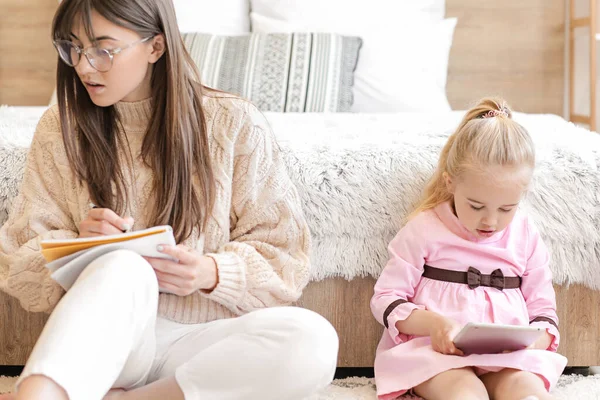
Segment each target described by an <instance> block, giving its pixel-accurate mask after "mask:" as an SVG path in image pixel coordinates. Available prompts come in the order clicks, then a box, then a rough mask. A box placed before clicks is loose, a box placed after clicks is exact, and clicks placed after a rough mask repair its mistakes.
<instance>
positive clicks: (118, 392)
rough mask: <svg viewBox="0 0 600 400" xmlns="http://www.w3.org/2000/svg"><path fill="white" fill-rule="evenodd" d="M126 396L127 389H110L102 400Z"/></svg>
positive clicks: (112, 399)
mask: <svg viewBox="0 0 600 400" xmlns="http://www.w3.org/2000/svg"><path fill="white" fill-rule="evenodd" d="M124 395H125V389H110V390H109V391H108V393H106V396H104V398H103V399H102V400H120V399H122V398H123V397H124ZM0 400H4V399H3V398H2V397H0ZM7 400H12V399H7Z"/></svg>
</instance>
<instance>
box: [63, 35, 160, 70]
mask: <svg viewBox="0 0 600 400" xmlns="http://www.w3.org/2000/svg"><path fill="white" fill-rule="evenodd" d="M153 37H154V36H148V37H146V38H143V39H140V40H137V41H135V42H133V43H130V44H128V45H127V46H123V47H119V48H116V49H112V50H107V49H102V48H99V47H95V46H94V47H88V49H87V50H85V49H82V48H81V47H79V46H77V45H76V44H75V43H73V42H71V41H69V40H54V41H53V42H52V43H54V47H56V51H57V52H58V55H59V56H60V59H61V60H63V61H64V63H65V64H67V65H68V66H70V67H75V66H77V64H79V61H81V55H82V54H83V55H85V58H87V60H88V62H89V63H90V65H91V66H92V67H93V68H94V69H95V70H96V71H98V72H107V71H109V70H110V69H111V68H112V63H113V57H114V55H115V54H119V53H120V52H122V51H123V50H125V49H128V48H130V47H133V46H135V45H137V44H140V43H144V42H145V41H147V40H150V39H152V38H153Z"/></svg>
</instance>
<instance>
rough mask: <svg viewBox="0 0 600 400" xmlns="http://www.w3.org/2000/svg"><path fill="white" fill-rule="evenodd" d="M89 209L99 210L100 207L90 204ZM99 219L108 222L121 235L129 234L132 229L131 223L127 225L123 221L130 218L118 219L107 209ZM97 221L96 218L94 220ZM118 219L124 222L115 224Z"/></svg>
mask: <svg viewBox="0 0 600 400" xmlns="http://www.w3.org/2000/svg"><path fill="white" fill-rule="evenodd" d="M90 209H92V210H93V209H101V207H99V206H97V205H96V204H94V203H92V202H90ZM103 214H105V215H102V216H101V217H100V218H101V220H106V221H107V222H109V223H110V224H111V225H113V226H115V227H117V229H120V230H121V231H122V232H123V233H127V232H131V230H132V227H133V223H131V224H130V223H128V222H126V221H125V220H127V219H129V220H131V218H120V217H119V216H118V215H116V214H115V213H114V212H113V211H112V210H109V209H107V210H106V211H105V212H104V213H103ZM96 219H97V218H96ZM118 219H121V220H123V221H125V222H122V223H120V224H119V223H116V222H117V221H116V220H118Z"/></svg>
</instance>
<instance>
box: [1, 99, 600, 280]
mask: <svg viewBox="0 0 600 400" xmlns="http://www.w3.org/2000/svg"><path fill="white" fill-rule="evenodd" d="M41 111H42V109H40V108H18V107H3V108H0V223H3V222H4V218H5V215H3V212H5V211H3V210H5V209H6V208H7V207H8V206H9V204H10V202H11V201H12V199H13V198H14V196H15V195H16V193H17V190H18V182H19V181H20V179H21V176H22V168H23V162H24V159H25V154H26V150H27V146H28V144H29V143H30V140H31V135H32V134H33V131H34V128H35V123H36V121H37V119H38V118H39V116H40V114H41ZM461 117H462V113H461V112H449V113H446V114H436V115H430V114H405V113H404V114H325V115H323V114H275V113H267V118H268V119H269V121H270V122H271V125H272V127H273V130H274V131H275V134H276V136H277V139H278V141H279V143H280V145H281V147H282V149H283V151H284V153H285V156H286V160H287V165H288V169H289V173H290V175H291V177H292V179H293V181H294V182H295V184H296V185H297V187H298V190H299V191H300V194H301V196H302V201H303V206H304V211H305V214H306V217H307V219H308V223H309V226H310V229H311V231H312V234H313V241H314V251H313V254H312V260H313V272H312V278H313V279H315V280H320V279H323V278H326V277H331V276H342V277H344V278H348V279H350V278H353V277H356V276H365V275H372V276H378V274H379V273H380V271H381V269H382V267H383V266H384V265H385V262H386V261H387V250H386V247H387V244H388V243H389V241H390V240H391V239H392V237H393V236H394V235H395V233H396V232H397V231H398V229H399V228H400V227H401V225H402V221H403V219H404V217H405V215H406V214H407V213H408V212H409V211H410V210H411V208H412V207H413V206H414V204H415V202H416V201H417V199H418V198H419V196H420V193H421V190H422V188H423V186H424V184H425V182H426V181H427V179H428V178H429V176H430V174H431V172H432V170H433V168H434V165H435V164H436V162H437V157H438V154H439V151H440V149H441V146H442V145H443V144H444V142H445V140H446V137H447V136H448V135H449V134H450V133H451V132H452V131H453V129H454V128H455V127H456V125H457V124H458V122H459V121H460V118H461ZM515 119H516V120H518V121H519V122H521V123H522V124H523V125H524V126H525V127H526V128H527V129H528V130H529V131H530V133H531V134H532V136H533V138H534V140H535V142H536V146H537V151H538V153H537V155H538V166H537V171H536V176H535V182H534V185H533V188H532V190H531V192H530V193H529V194H528V197H527V198H526V200H525V201H524V203H523V205H522V207H523V208H524V209H525V210H527V211H528V212H529V213H530V214H531V215H532V217H533V218H534V219H535V220H536V222H537V224H538V226H539V229H540V231H541V233H542V236H543V238H544V239H545V241H546V243H547V245H548V247H549V248H550V251H551V253H552V264H551V268H552V270H553V272H554V280H555V282H556V283H560V284H565V283H582V284H584V285H586V286H589V287H591V288H593V289H600V231H599V230H598V227H599V226H600V191H599V190H598V189H599V187H600V172H599V168H598V167H599V165H600V135H598V134H596V133H593V132H590V131H588V130H585V129H582V128H578V127H576V126H574V125H573V124H571V123H569V122H566V121H565V120H563V119H562V118H560V117H557V116H553V115H526V114H518V113H517V114H516V115H515Z"/></svg>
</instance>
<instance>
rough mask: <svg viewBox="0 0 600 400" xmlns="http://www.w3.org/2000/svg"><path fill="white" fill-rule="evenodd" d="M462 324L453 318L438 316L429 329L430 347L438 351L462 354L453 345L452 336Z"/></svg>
mask: <svg viewBox="0 0 600 400" xmlns="http://www.w3.org/2000/svg"><path fill="white" fill-rule="evenodd" d="M461 328H462V326H461V325H459V323H458V322H456V321H455V320H453V319H450V318H446V317H444V316H441V315H440V316H439V318H436V319H435V320H434V323H433V324H432V325H431V327H430V329H429V337H430V338H431V347H433V350H435V351H437V352H438V353H442V354H448V355H455V356H463V355H464V353H463V352H462V351H461V350H460V349H458V348H457V347H456V346H455V345H454V342H453V340H454V337H455V336H456V335H457V334H458V332H459V331H460V330H461Z"/></svg>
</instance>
